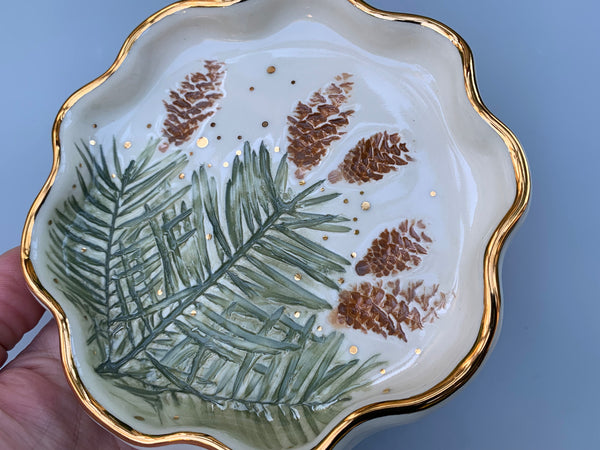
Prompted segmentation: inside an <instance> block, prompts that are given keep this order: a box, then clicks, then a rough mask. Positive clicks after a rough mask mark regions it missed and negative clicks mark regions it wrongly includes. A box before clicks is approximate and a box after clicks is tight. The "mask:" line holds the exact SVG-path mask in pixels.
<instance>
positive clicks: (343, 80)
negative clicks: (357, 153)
mask: <svg viewBox="0 0 600 450" xmlns="http://www.w3.org/2000/svg"><path fill="white" fill-rule="evenodd" d="M351 76H352V75H350V74H347V73H343V74H341V75H338V76H337V77H335V80H334V82H333V83H331V84H330V85H329V86H327V87H326V88H323V89H319V90H318V91H316V92H314V93H313V94H312V96H311V97H310V100H309V101H308V103H303V102H298V105H297V106H296V108H295V109H294V113H293V115H290V116H288V141H289V145H288V148H287V151H288V155H289V157H290V159H291V160H292V162H293V163H294V164H295V165H296V167H297V170H296V173H295V175H296V178H299V179H301V178H303V177H304V174H305V173H306V172H307V171H309V170H310V169H312V168H313V167H315V166H316V165H318V164H319V163H320V162H321V160H322V159H323V157H324V156H325V155H326V154H327V150H328V149H329V146H330V145H331V143H332V142H334V141H336V140H338V139H340V137H341V136H342V135H343V134H344V132H343V131H342V130H343V129H344V128H345V127H346V126H347V125H348V123H349V121H348V118H349V117H350V116H351V115H352V114H354V110H352V109H346V110H342V109H341V107H342V105H343V104H344V103H346V102H347V100H348V97H349V95H350V92H351V91H352V85H353V84H354V83H352V82H351V81H348V80H349V79H350V77H351Z"/></svg>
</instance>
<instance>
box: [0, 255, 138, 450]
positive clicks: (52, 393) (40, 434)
mask: <svg viewBox="0 0 600 450" xmlns="http://www.w3.org/2000/svg"><path fill="white" fill-rule="evenodd" d="M43 312H44V308H43V307H42V306H41V305H40V304H39V303H38V302H37V301H36V300H35V298H33V296H32V295H31V294H30V293H29V291H28V290H27V287H26V285H25V280H24V279H23V274H22V272H21V266H20V263H19V249H18V248H14V249H12V250H10V251H8V252H6V253H4V254H3V255H0V366H1V365H2V364H4V362H5V361H6V357H7V351H8V350H10V349H11V348H13V347H14V346H15V344H16V343H17V342H19V340H20V339H21V338H22V337H23V335H24V334H25V333H26V332H27V331H29V330H31V329H32V328H33V327H34V326H35V325H36V323H37V322H38V321H39V320H40V318H41V317H42V314H43ZM0 448H2V449H11V450H20V449H23V450H25V449H36V450H46V449H47V450H56V449H83V448H85V449H86V450H87V449H103V450H104V449H110V450H112V449H123V450H125V449H128V450H132V447H130V446H128V445H126V444H125V443H123V442H122V441H120V440H118V439H117V438H115V437H114V436H112V435H111V434H110V433H108V432H107V431H105V430H104V429H103V428H102V427H100V426H99V425H97V424H96V423H95V422H94V421H93V420H92V419H90V418H89V416H88V415H87V414H86V412H85V411H84V409H83V407H82V406H81V405H80V404H79V403H78V401H77V399H76V398H75V395H74V394H73V392H72V391H71V388H70V387H69V385H68V384H67V380H66V377H65V374H64V372H63V369H62V364H61V360H60V354H59V340H58V330H57V327H56V324H55V323H54V321H52V322H51V323H49V324H48V325H46V327H45V328H44V329H43V330H42V331H41V332H40V334H39V335H38V336H36V338H35V339H34V340H33V342H32V343H31V344H30V345H29V347H27V348H26V349H25V350H24V351H23V352H22V353H21V354H20V355H19V356H18V357H17V358H16V359H14V360H13V361H11V362H10V363H9V364H8V365H7V366H6V367H4V368H3V369H1V370H0Z"/></svg>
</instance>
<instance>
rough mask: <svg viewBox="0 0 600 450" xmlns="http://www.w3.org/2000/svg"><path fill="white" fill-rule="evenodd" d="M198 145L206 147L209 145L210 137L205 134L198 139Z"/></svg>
mask: <svg viewBox="0 0 600 450" xmlns="http://www.w3.org/2000/svg"><path fill="white" fill-rule="evenodd" d="M196 146H197V147H198V148H205V147H206V146H208V138H207V137H205V136H202V137H201V138H198V140H197V141H196Z"/></svg>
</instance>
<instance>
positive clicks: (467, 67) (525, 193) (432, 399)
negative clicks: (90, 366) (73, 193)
mask: <svg viewBox="0 0 600 450" xmlns="http://www.w3.org/2000/svg"><path fill="white" fill-rule="evenodd" d="M243 1H245V0H207V1H203V0H187V1H182V2H178V3H175V4H172V5H170V6H167V7H166V8H164V9H162V10H160V11H158V12H157V13H155V14H153V15H152V16H150V17H149V18H147V19H146V20H145V21H144V22H142V23H141V24H140V25H139V26H138V27H137V28H136V29H135V30H134V31H133V32H132V33H131V34H130V35H129V37H128V38H127V39H126V40H125V43H124V44H123V46H122V47H121V50H120V51H119V54H118V55H117V57H116V59H115V61H114V62H113V64H112V65H111V66H110V68H109V69H108V70H107V71H106V72H105V73H104V74H102V75H101V76H100V77H98V78H96V79H95V80H94V81H92V82H90V83H88V84H87V85H85V86H83V87H82V88H81V89H79V90H78V91H76V92H75V93H74V94H73V95H71V96H70V97H69V98H68V99H67V101H66V102H65V103H64V104H63V105H62V107H61V108H60V110H59V112H58V114H57V116H56V119H55V121H54V126H53V129H52V146H53V164H52V170H51V171H50V175H49V176H48V179H47V180H46V182H45V184H44V186H43V187H42V189H41V191H40V193H39V194H38V196H37V197H36V199H35V201H34V203H33V205H32V207H31V209H30V210H29V213H28V215H27V219H26V222H25V226H24V228H23V236H22V239H21V267H22V269H23V272H24V275H25V280H26V281H27V284H28V286H29V289H30V290H31V292H32V293H33V294H34V295H35V296H36V297H37V298H38V299H39V300H40V301H41V302H42V303H43V304H44V305H45V306H46V307H47V308H48V309H49V310H50V311H51V312H52V314H53V316H54V318H55V320H56V322H57V323H58V326H59V335H60V350H61V358H62V363H63V368H64V370H65V374H66V375H67V380H68V382H69V384H70V385H71V388H72V389H73V391H74V392H75V394H76V397H77V399H78V400H79V402H80V403H81V404H82V405H83V407H84V408H85V409H86V410H87V412H88V413H89V414H90V415H91V416H92V417H93V418H94V419H95V420H96V421H97V422H98V423H100V424H101V425H102V426H104V427H105V428H107V429H108V430H110V431H112V432H113V433H115V434H116V435H118V436H119V437H120V438H122V439H124V440H125V441H127V442H129V443H132V444H135V445H143V446H158V445H166V444H193V445H197V446H202V447H205V448H208V449H227V448H228V447H227V446H225V445H224V444H223V443H221V442H220V441H218V440H217V439H215V438H213V437H212V436H209V435H207V434H203V433H192V432H179V433H171V434H165V435H147V434H143V433H139V432H137V431H136V430H134V429H133V428H131V427H130V426H128V425H127V424H125V423H124V422H122V421H120V420H118V419H117V418H116V417H114V416H113V415H111V414H110V413H109V412H108V411H107V410H106V409H105V408H104V407H102V405H100V404H99V403H98V402H97V401H96V400H95V399H94V398H93V397H91V395H90V393H89V392H88V391H87V389H86V388H85V386H84V385H83V383H82V381H81V379H80V376H79V373H78V371H77V369H76V366H75V361H74V359H73V353H72V349H71V346H70V344H69V343H70V341H71V332H70V329H69V322H68V320H67V317H66V315H65V313H64V311H63V309H62V308H61V307H60V305H59V304H58V303H57V302H56V300H54V299H53V298H52V296H51V295H50V294H49V293H48V292H47V291H46V290H45V289H44V287H43V285H42V284H41V282H40V280H39V279H38V277H37V274H36V273H35V271H34V269H33V264H32V261H31V259H30V257H29V255H30V248H31V238H32V231H33V225H34V221H35V218H36V215H37V212H38V210H39V209H40V207H41V206H42V204H43V203H44V200H45V199H46V196H47V195H48V192H49V191H50V188H51V187H52V185H53V184H54V180H55V178H56V174H57V171H58V167H59V163H60V157H61V152H60V136H59V130H60V126H61V124H62V121H63V119H64V118H65V115H66V113H67V111H69V109H71V107H72V106H73V105H74V104H75V103H76V102H77V101H79V99H81V97H83V96H84V95H86V94H87V93H89V92H91V91H92V90H94V89H95V88H96V87H98V86H100V85H101V84H102V83H104V81H105V80H106V79H107V78H108V77H110V76H111V75H112V74H113V73H114V72H115V71H116V70H117V69H118V68H119V66H120V65H121V64H122V63H123V61H124V60H125V58H126V56H127V54H128V53H129V51H130V49H131V47H132V45H133V44H134V43H135V41H136V40H137V39H138V38H139V37H140V36H141V35H142V33H143V32H144V31H145V30H146V29H148V28H149V27H150V26H151V25H153V24H154V23H156V22H158V21H160V20H162V19H163V18H165V17H167V16H169V15H171V14H173V13H176V12H178V11H181V10H184V9H187V8H195V7H227V6H231V5H234V4H237V3H241V2H243ZM347 1H348V2H350V3H351V4H352V5H354V6H355V7H357V8H358V9H360V10H361V11H363V12H365V13H367V14H369V15H371V16H374V17H377V18H379V19H383V20H391V21H396V22H408V23H413V24H416V25H420V26H423V27H426V28H429V29H431V30H433V31H435V32H437V33H439V34H441V35H442V36H444V37H446V38H447V39H449V40H450V41H451V42H452V44H453V45H454V46H455V47H456V48H457V50H458V51H459V53H460V55H461V59H462V63H463V75H464V82H465V90H466V93H467V96H468V98H469V101H470V102H471V105H472V106H473V108H474V109H475V111H477V113H478V114H479V115H480V116H481V117H482V118H483V119H484V120H485V121H486V122H487V123H488V124H489V125H490V126H491V127H492V128H493V129H494V130H495V131H496V132H497V133H498V135H499V136H500V137H501V138H502V140H503V141H504V143H505V144H506V147H507V149H508V151H509V153H510V156H511V160H512V164H513V168H514V171H515V179H516V195H515V199H514V202H513V204H512V206H511V208H510V209H509V210H508V212H507V213H506V215H505V216H504V217H503V219H502V221H501V222H500V224H499V225H498V227H497V228H496V229H495V231H494V233H493V234H492V237H491V239H490V241H489V242H488V245H487V247H486V251H485V256H484V311H483V316H482V321H481V325H480V329H479V333H478V336H477V340H476V342H475V344H474V345H473V346H472V348H471V350H470V351H469V352H468V354H467V355H466V356H465V357H464V359H463V360H462V361H461V362H460V364H459V365H458V366H456V367H455V368H454V370H453V371H452V372H451V373H450V374H449V375H448V376H447V377H446V378H445V379H444V380H442V381H441V382H440V383H438V384H437V385H435V386H434V387H433V388H431V389H429V390H427V391H426V392H423V393H422V394H419V395H416V396H413V397H409V398H406V399H401V400H393V401H385V402H379V403H373V404H370V405H367V406H364V407H362V408H360V409H358V410H355V411H354V412H352V413H351V414H349V415H348V416H346V418H344V419H343V420H342V421H341V422H339V423H338V424H337V425H336V426H335V427H334V428H333V429H332V430H331V431H330V432H329V433H328V434H327V436H325V438H323V439H322V440H321V442H320V443H319V444H318V445H317V446H316V447H315V449H320V450H322V449H330V448H332V447H333V446H335V444H336V443H338V442H339V441H340V440H341V439H342V438H343V437H344V436H345V435H346V434H347V433H348V432H349V431H350V430H351V429H353V428H354V427H356V426H357V425H359V424H361V423H363V422H366V421H368V420H371V419H374V418H377V417H383V416H388V415H394V414H411V413H415V412H418V411H422V410H425V409H427V408H430V407H431V406H433V405H436V404H437V403H439V402H441V401H442V400H444V399H446V398H447V397H449V396H450V395H451V394H452V393H454V392H455V391H456V390H458V389H459V388H460V387H461V386H463V385H464V384H465V383H466V382H467V381H468V380H469V379H470V378H471V377H472V376H473V375H474V374H475V372H476V371H477V369H478V368H479V366H480V365H481V364H482V362H483V361H484V359H485V357H486V355H487V353H488V352H489V351H490V349H491V347H492V345H493V343H494V337H495V335H496V331H497V330H498V329H499V325H500V319H501V299H500V285H499V264H500V258H501V256H502V250H503V246H504V243H505V242H506V240H507V238H508V236H509V235H510V233H511V232H512V230H513V229H514V228H515V226H516V224H517V222H518V221H519V219H520V218H521V217H522V215H523V214H524V213H525V211H526V209H527V206H528V203H529V198H530V192H531V181H530V174H529V167H528V164H527V160H526V158H525V154H524V152H523V149H522V147H521V145H520V143H519V141H518V140H517V138H516V137H515V135H514V134H513V133H512V132H511V131H510V130H509V129H508V127H507V126H506V125H504V124H503V123H502V122H500V120H498V119H497V118H496V117H495V116H494V115H493V114H492V113H491V112H490V111H489V110H488V109H487V107H486V106H485V105H484V104H483V101H482V100H481V97H480V94H479V91H478V89H477V85H476V81H475V71H474V62H473V54H472V53H471V50H470V48H469V46H468V45H467V43H466V42H465V40H464V39H463V38H461V37H460V36H459V35H458V34H457V33H456V32H455V31H454V30H452V29H451V28H449V27H448V26H446V25H444V24H442V23H440V22H438V21H436V20H433V19H430V18H427V17H423V16H417V15H411V14H402V13H395V12H387V11H381V10H378V9H376V8H374V7H372V6H370V5H368V4H366V3H365V2H364V1H363V0H347Z"/></svg>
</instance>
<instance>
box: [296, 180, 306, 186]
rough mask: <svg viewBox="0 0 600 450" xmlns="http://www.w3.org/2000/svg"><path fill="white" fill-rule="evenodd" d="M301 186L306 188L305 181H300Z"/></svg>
mask: <svg viewBox="0 0 600 450" xmlns="http://www.w3.org/2000/svg"><path fill="white" fill-rule="evenodd" d="M298 184H299V185H300V186H304V185H305V184H306V181H304V180H300V183H298Z"/></svg>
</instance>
